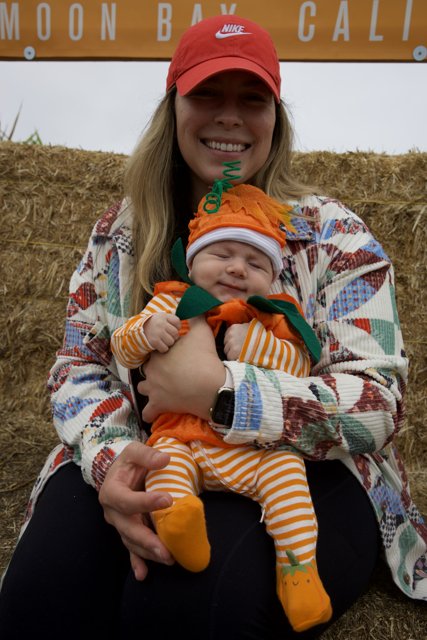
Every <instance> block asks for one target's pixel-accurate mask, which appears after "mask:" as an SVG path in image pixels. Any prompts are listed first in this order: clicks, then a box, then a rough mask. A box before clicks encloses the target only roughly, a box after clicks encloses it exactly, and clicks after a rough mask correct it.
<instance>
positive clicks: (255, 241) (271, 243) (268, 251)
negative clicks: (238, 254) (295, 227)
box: [186, 227, 283, 278]
mask: <svg viewBox="0 0 427 640" xmlns="http://www.w3.org/2000/svg"><path fill="white" fill-rule="evenodd" d="M223 240H232V241H235V242H243V243H244V244H249V245H251V246H252V247H255V248H256V249H259V250H260V251H262V253H265V255H266V256H268V257H269V258H270V260H271V264H272V265H273V272H274V277H275V278H277V276H278V275H279V273H280V272H281V271H282V269H283V257H282V248H281V246H280V244H279V243H278V242H277V240H275V239H274V238H270V237H269V236H266V235H264V234H263V233H258V231H253V230H252V229H247V228H246V227H219V228H218V229H213V230H212V231H209V232H208V233H205V234H204V235H202V236H200V237H199V238H197V239H196V240H195V241H194V242H193V243H192V244H191V245H190V246H189V247H188V249H187V256H186V261H187V267H188V268H190V266H191V262H192V260H193V258H194V256H195V255H196V253H198V252H199V251H200V250H201V249H203V248H204V247H207V246H208V245H210V244H213V243H214V242H221V241H223Z"/></svg>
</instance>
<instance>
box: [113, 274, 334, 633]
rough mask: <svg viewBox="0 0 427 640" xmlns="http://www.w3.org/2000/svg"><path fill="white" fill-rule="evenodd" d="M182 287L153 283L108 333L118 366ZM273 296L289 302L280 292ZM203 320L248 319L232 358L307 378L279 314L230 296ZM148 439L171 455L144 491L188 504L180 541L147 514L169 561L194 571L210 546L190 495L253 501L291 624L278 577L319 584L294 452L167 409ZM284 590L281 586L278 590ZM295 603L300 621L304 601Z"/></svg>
mask: <svg viewBox="0 0 427 640" xmlns="http://www.w3.org/2000/svg"><path fill="white" fill-rule="evenodd" d="M187 287H188V285H185V284H183V283H179V282H169V283H159V284H158V285H157V286H156V288H155V291H154V294H155V295H154V297H153V298H152V300H151V301H150V302H149V303H148V304H147V306H146V307H145V309H144V310H143V311H142V312H141V313H140V314H138V315H137V316H134V317H133V318H131V319H130V320H129V321H128V322H127V323H125V325H123V327H120V328H119V329H117V330H116V331H115V332H114V334H113V336H112V349H113V352H114V354H115V355H116V357H117V359H118V360H119V362H120V363H121V364H123V365H124V366H126V367H129V368H135V367H137V366H139V365H141V364H142V363H143V362H144V361H145V360H146V359H147V357H148V355H149V354H150V352H151V351H152V350H153V349H152V348H151V347H150V344H149V342H148V340H147V339H146V337H145V335H144V330H143V325H144V323H145V322H146V321H147V320H148V318H150V317H151V315H152V314H154V313H157V312H165V313H174V312H175V310H176V308H177V306H178V303H179V300H180V298H181V296H182V294H183V292H184V291H185V289H186V288H187ZM274 297H275V298H276V299H277V298H278V297H280V298H281V299H285V300H288V301H292V302H293V303H294V304H297V303H296V301H295V300H294V299H292V298H291V297H290V296H287V295H286V294H282V295H280V296H274ZM272 298H273V296H272ZM297 306H298V308H299V309H300V307H299V305H298V304H297ZM206 319H207V322H208V323H209V325H210V326H211V327H212V330H213V332H214V335H216V334H217V333H218V331H219V327H220V325H221V323H222V322H226V324H227V326H230V325H231V324H235V323H236V322H239V323H247V322H249V328H248V332H247V335H246V339H245V342H244V344H243V347H242V350H241V353H240V355H239V357H238V360H239V361H245V362H248V363H250V364H254V365H256V366H259V367H263V368H270V369H281V370H283V371H286V372H288V373H290V374H291V375H294V376H298V377H303V376H308V375H309V372H310V359H309V355H308V352H307V350H306V348H305V345H304V342H303V340H302V338H301V337H300V336H299V334H298V333H297V332H296V331H294V330H293V329H292V327H290V325H288V322H287V321H286V318H285V317H284V316H283V315H282V314H272V313H266V312H261V311H259V310H258V309H255V308H254V307H251V306H250V305H248V304H247V303H246V302H244V301H242V300H239V299H235V300H230V301H228V302H224V303H223V304H221V305H220V306H218V307H215V308H214V309H213V310H212V311H209V312H207V313H206ZM182 325H183V326H182V329H181V332H180V333H181V334H183V333H186V332H187V331H188V323H187V322H186V321H183V323H182ZM148 444H150V445H152V446H153V447H155V448H158V449H160V450H161V451H166V452H167V453H168V454H169V455H170V458H171V460H170V463H169V465H168V466H167V467H166V468H165V469H160V470H158V471H149V472H148V473H147V477H146V488H147V490H152V491H154V490H156V491H168V492H169V493H170V494H171V495H172V497H173V500H174V504H173V505H172V507H170V508H169V509H172V510H173V509H175V513H176V511H177V508H179V507H180V505H181V506H182V508H183V509H184V508H185V509H187V510H188V509H189V513H186V514H185V515H182V514H180V516H179V517H178V518H177V520H178V522H174V523H173V526H172V528H173V529H174V530H176V529H177V527H178V528H180V527H184V528H187V527H188V529H189V533H188V534H187V535H184V536H183V537H182V540H181V541H180V542H177V541H176V540H175V541H174V540H171V537H170V535H169V534H168V533H167V532H166V533H165V534H164V536H163V537H162V518H163V516H162V514H165V515H167V513H168V512H169V509H165V510H162V511H157V512H155V513H154V514H152V515H153V516H154V522H155V525H156V529H157V533H158V534H159V537H160V538H161V539H162V541H163V542H164V543H165V544H166V546H167V547H168V548H169V549H170V550H171V552H172V553H173V555H174V556H175V559H176V560H177V561H178V562H180V564H182V565H183V566H184V567H186V568H187V569H189V570H191V571H200V570H202V569H204V568H205V567H206V566H207V564H208V562H209V557H210V547H209V543H208V542H207V534H206V530H205V529H204V526H205V525H204V515H203V518H202V522H201V520H200V517H199V516H200V514H199V515H197V516H195V515H194V513H193V509H194V510H196V511H197V510H200V509H202V510H203V503H202V502H201V501H200V499H199V498H194V496H198V495H199V494H200V493H201V492H202V491H203V490H204V489H206V490H209V491H221V490H226V491H233V492H236V493H240V494H242V495H244V496H247V497H249V498H251V499H253V500H255V501H256V502H258V503H259V504H260V506H261V509H262V513H263V519H264V522H265V525H266V529H267V532H268V533H269V535H270V536H271V537H272V538H273V540H274V545H275V551H276V572H277V591H278V595H279V598H280V600H281V602H282V604H283V606H284V608H285V612H286V613H287V615H288V618H289V619H290V621H291V624H293V626H294V628H297V627H298V625H300V622H298V621H299V619H300V617H301V615H300V612H298V614H295V613H294V612H293V611H292V608H294V609H295V607H297V606H298V607H300V608H301V606H300V603H299V604H298V605H295V603H294V604H292V602H293V600H292V596H290V595H289V593H288V591H289V589H288V587H285V586H284V585H285V583H286V584H287V583H289V582H292V580H289V579H288V580H287V581H286V578H288V577H292V576H293V575H294V572H295V571H296V567H299V568H300V567H303V571H305V572H307V571H308V574H307V575H310V577H311V579H312V580H313V579H314V581H316V580H318V582H319V583H320V587H319V585H317V584H316V590H317V591H319V589H320V590H321V591H322V590H323V586H322V584H321V582H320V578H319V577H318V574H317V569H316V561H315V554H316V542H317V520H316V516H315V512H314V508H313V505H312V502H311V496H310V491H309V487H308V484H307V479H306V473H305V465H304V461H303V460H302V459H301V458H300V456H298V455H297V454H294V453H292V452H289V451H278V450H268V449H257V448H255V447H251V446H248V445H243V446H237V445H227V444H226V443H224V441H223V440H222V439H221V437H220V435H219V434H217V433H216V432H215V431H214V430H213V429H212V428H211V427H210V426H209V424H208V423H207V422H206V421H204V420H202V419H200V418H198V417H197V416H194V415H186V414H171V413H167V414H164V415H162V416H159V418H158V419H157V420H156V421H155V422H154V423H153V425H152V435H151V436H150V438H149V440H148ZM195 501H197V502H195ZM185 509H184V510H185ZM183 523H184V524H183ZM198 537H200V538H201V539H202V538H204V539H205V541H204V544H201V546H200V549H198V548H197V547H198V544H197V539H198ZM284 589H285V590H286V589H287V591H286V593H284ZM310 597H311V596H310ZM297 600H298V599H297ZM321 600H322V604H321V607H320V608H322V613H321V616H320V618H319V620H316V621H315V623H317V622H318V621H323V619H327V618H328V617H330V604H329V598H328V596H327V595H326V593H325V592H324V591H323V594H321ZM325 602H326V604H325ZM303 607H304V614H303V618H304V619H305V617H306V613H305V609H307V606H306V604H304V605H303ZM325 607H326V609H327V614H325V612H324V609H325ZM317 609H319V606H317ZM295 615H296V618H295ZM308 615H309V618H310V623H309V625H308V626H311V625H312V624H313V622H312V620H313V616H314V618H315V617H316V615H317V616H318V617H319V615H318V613H317V612H315V613H314V614H311V613H309V614H308ZM310 616H311V617H310ZM322 616H323V618H322ZM325 616H326V617H325ZM293 619H294V622H292V620H293ZM295 619H296V620H297V622H295ZM304 624H306V622H305V621H304V623H303V626H302V627H301V629H300V630H302V629H303V628H307V627H306V626H304Z"/></svg>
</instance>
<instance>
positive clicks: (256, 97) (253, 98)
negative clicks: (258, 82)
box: [245, 93, 270, 104]
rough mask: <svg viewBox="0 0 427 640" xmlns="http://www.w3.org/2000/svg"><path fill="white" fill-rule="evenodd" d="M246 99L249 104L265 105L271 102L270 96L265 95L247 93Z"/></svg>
mask: <svg viewBox="0 0 427 640" xmlns="http://www.w3.org/2000/svg"><path fill="white" fill-rule="evenodd" d="M245 99H246V100H247V101H248V102H253V103H260V104H265V103H266V102H268V101H269V100H270V96H269V95H267V94H265V93H247V94H246V96H245Z"/></svg>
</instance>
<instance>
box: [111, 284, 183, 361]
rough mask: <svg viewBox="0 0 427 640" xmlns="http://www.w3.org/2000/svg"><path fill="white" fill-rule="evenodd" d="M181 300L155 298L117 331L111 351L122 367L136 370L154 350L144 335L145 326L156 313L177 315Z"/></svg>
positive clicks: (162, 294) (169, 295)
mask: <svg viewBox="0 0 427 640" xmlns="http://www.w3.org/2000/svg"><path fill="white" fill-rule="evenodd" d="M178 302H179V299H178V298H176V297H175V296H173V295H171V294H168V293H160V294H159V295H157V296H154V297H153V298H152V299H151V300H150V302H149V303H148V304H147V306H146V307H145V308H144V309H143V310H142V311H141V313H138V314H137V315H136V316H133V317H132V318H129V320H128V321H127V322H126V323H125V324H124V325H122V326H121V327H119V328H118V329H116V330H115V331H114V333H113V335H112V336H111V350H112V352H113V354H114V355H115V357H116V358H117V360H118V361H119V362H120V364H121V365H123V366H124V367H127V368H128V369H135V368H136V367H139V365H141V364H143V363H144V362H145V360H146V359H147V356H148V355H149V354H150V353H151V352H152V351H153V350H154V349H153V347H152V346H151V344H150V343H149V341H148V340H147V337H146V335H145V333H144V324H145V323H146V322H147V320H148V319H149V318H151V316H152V315H153V314H154V313H175V311H176V308H177V306H178Z"/></svg>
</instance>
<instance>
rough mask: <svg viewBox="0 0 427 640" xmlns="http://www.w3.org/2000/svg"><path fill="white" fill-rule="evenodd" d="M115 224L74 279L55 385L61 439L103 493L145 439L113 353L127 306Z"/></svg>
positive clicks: (96, 236) (97, 235)
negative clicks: (125, 456) (116, 464)
mask: <svg viewBox="0 0 427 640" xmlns="http://www.w3.org/2000/svg"><path fill="white" fill-rule="evenodd" d="M110 213H111V212H110ZM108 224H109V221H108V212H107V215H106V216H104V219H101V220H100V221H98V223H97V225H96V226H95V228H94V230H93V233H92V235H91V238H90V241H89V245H88V248H87V251H86V253H85V255H84V257H83V259H82V261H81V263H80V265H79V267H78V268H77V270H76V271H75V272H74V274H73V276H72V278H71V282H70V295H69V301H68V306H67V318H66V326H65V337H64V342H63V346H62V348H61V349H60V350H59V351H58V352H57V358H56V362H55V363H54V365H53V367H52V369H51V371H50V375H49V380H48V388H49V391H50V394H51V406H52V414H53V422H54V426H55V428H56V430H57V433H58V435H59V438H60V440H61V442H62V443H64V444H65V445H66V446H67V447H70V448H71V449H72V450H73V460H74V462H75V463H76V464H78V465H80V466H81V469H82V474H83V477H84V479H85V481H86V482H88V483H89V484H91V485H93V486H94V487H95V488H97V489H99V488H100V486H101V484H102V482H103V480H104V478H105V475H106V473H107V471H108V469H109V467H110V465H111V464H112V462H113V461H114V460H115V458H116V457H117V456H118V455H119V454H120V453H121V452H122V451H123V449H124V448H125V447H126V446H127V445H128V444H129V443H130V442H132V441H134V440H139V439H140V438H141V433H140V429H139V425H138V420H137V417H136V414H135V413H134V410H133V404H132V396H131V391H130V387H129V386H128V385H127V384H125V383H124V382H122V381H121V380H120V377H119V374H118V370H117V365H116V362H115V360H114V358H113V356H112V353H111V349H110V326H111V324H112V323H111V319H112V318H113V317H116V316H117V315H119V313H120V305H119V304H118V302H117V301H118V299H119V284H118V277H117V274H118V272H119V254H118V251H119V249H118V248H117V245H116V243H115V242H114V241H113V240H112V238H111V236H109V235H108V233H106V232H105V227H108ZM113 324H114V323H113ZM118 324H120V323H118Z"/></svg>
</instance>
